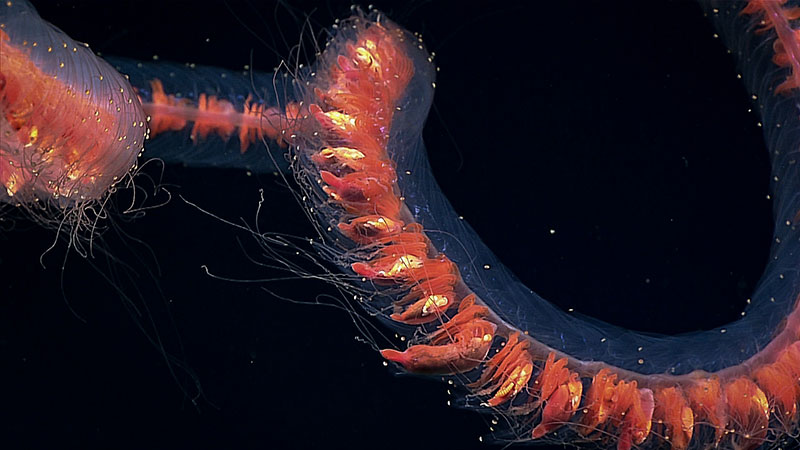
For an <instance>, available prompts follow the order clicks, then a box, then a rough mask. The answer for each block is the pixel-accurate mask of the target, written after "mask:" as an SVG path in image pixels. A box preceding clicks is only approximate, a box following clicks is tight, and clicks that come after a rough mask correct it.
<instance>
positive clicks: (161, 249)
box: [0, 1, 771, 449]
mask: <svg viewBox="0 0 800 450" xmlns="http://www.w3.org/2000/svg"><path fill="white" fill-rule="evenodd" d="M255 3H256V2H251V3H241V2H226V3H213V2H202V3H200V2H147V1H146V2H130V3H127V2H120V4H113V5H112V4H111V3H110V2H53V3H44V4H40V5H37V6H38V8H39V10H40V13H41V15H42V16H43V17H44V18H45V19H46V20H48V21H51V22H53V23H55V24H56V25H58V26H59V27H61V28H62V29H63V30H64V31H65V32H66V33H67V34H69V35H70V36H71V37H73V38H75V39H76V40H79V41H86V42H89V43H90V44H91V45H92V48H93V49H94V50H95V51H99V52H101V53H103V54H109V55H111V54H113V55H119V56H127V57H133V58H138V59H150V58H151V57H152V55H154V54H157V55H158V56H159V58H160V59H162V60H173V61H178V62H193V63H197V64H208V65H215V66H223V67H227V68H231V69H238V68H242V67H243V66H244V65H245V64H252V66H253V67H254V68H255V69H256V70H270V69H271V68H272V67H273V66H274V65H275V64H276V62H277V61H278V59H279V56H281V55H285V54H286V53H287V49H288V47H289V46H291V45H293V44H294V43H296V42H297V40H298V37H297V36H298V35H299V30H300V28H302V27H303V25H304V23H305V21H306V18H307V19H308V23H310V24H311V25H312V26H313V27H314V28H315V29H316V30H320V29H324V28H325V27H328V26H329V25H330V24H331V23H332V21H333V19H334V18H344V17H346V16H347V15H348V10H349V4H337V3H319V2H299V3H293V4H292V5H291V6H289V5H275V4H273V3H269V2H263V3H261V2H259V4H255ZM525 3H527V2H525ZM531 3H535V5H532V6H521V5H514V4H513V3H507V2H487V3H483V4H477V5H472V4H466V5H459V4H456V3H453V4H452V5H451V4H449V3H425V2H418V3H413V4H407V3H406V2H402V5H403V6H398V5H394V4H391V3H380V2H376V6H377V7H379V8H380V9H382V10H384V11H385V12H386V13H387V14H388V15H389V16H390V17H392V18H393V19H394V20H395V21H396V22H398V23H399V24H401V25H403V26H405V27H406V28H408V29H410V30H412V31H419V32H421V33H422V34H423V36H424V38H425V42H426V45H427V46H428V48H429V50H433V51H435V52H436V54H437V56H436V61H437V64H438V65H439V66H440V67H441V72H440V73H439V75H438V79H437V92H436V98H435V100H434V110H433V111H432V113H431V116H430V117H429V118H428V122H427V127H426V130H425V133H426V134H425V139H426V143H427V145H428V150H429V154H430V156H431V160H432V163H433V165H434V170H435V173H436V177H437V180H438V181H439V182H440V184H441V185H442V189H444V191H445V193H446V194H447V196H448V197H449V198H450V199H451V201H452V202H453V204H454V205H455V208H456V210H458V211H459V213H460V214H462V215H464V216H465V217H466V218H467V220H468V221H469V222H470V223H471V224H472V225H473V226H474V227H475V228H476V229H477V231H478V232H479V234H480V235H481V236H482V237H483V239H484V240H485V241H486V242H487V243H488V244H489V246H490V247H491V248H492V249H493V250H494V251H495V252H496V253H497V254H498V255H499V256H500V257H501V259H503V261H505V262H506V264H507V265H508V266H509V267H510V268H511V269H512V270H514V271H515V273H516V274H517V275H518V276H520V278H522V279H523V281H525V282H526V283H527V284H528V285H529V286H530V287H532V288H533V289H534V290H536V291H537V292H539V293H540V294H542V295H543V296H544V297H545V298H548V299H550V300H552V301H554V302H556V303H557V304H558V305H559V306H561V307H563V308H575V309H577V310H578V311H580V312H583V313H585V314H588V315H592V316H594V317H598V318H601V319H603V320H607V321H609V322H612V323H614V324H617V325H620V326H625V327H630V328H635V329H638V330H643V331H650V332H661V333H680V332H690V331H696V330H699V329H708V328H712V327H715V326H719V325H722V324H724V323H727V322H729V321H732V320H735V319H736V318H737V317H738V315H739V313H740V312H741V311H742V309H743V307H744V301H745V299H746V298H747V295H748V294H749V292H751V291H752V289H753V286H754V283H755V282H756V281H757V280H758V277H759V275H760V272H761V270H762V269H763V263H764V261H765V260H766V256H767V251H768V246H769V241H770V232H771V219H770V210H769V208H770V204H769V202H768V201H767V200H766V195H767V179H768V162H767V160H766V151H765V150H764V148H763V143H762V141H761V136H760V131H759V129H758V128H757V126H756V122H757V118H756V117H755V116H754V115H753V114H752V113H750V112H748V108H749V107H750V104H749V100H748V96H747V93H746V91H745V89H744V88H743V86H741V85H740V82H739V81H738V80H737V79H736V77H735V74H736V70H735V65H734V62H733V61H732V60H731V58H730V56H729V55H727V54H726V52H725V49H724V47H723V46H722V44H721V43H720V42H718V41H717V40H715V39H713V38H712V34H713V30H712V28H711V27H710V25H709V24H708V23H707V22H706V21H705V19H704V18H703V16H702V12H701V11H700V8H699V7H697V6H696V5H695V4H693V3H690V2H627V3H625V2H570V3H569V4H565V5H562V6H558V5H553V4H551V3H556V2H531ZM151 169H153V167H151ZM148 173H150V174H151V175H152V176H155V175H154V174H158V170H149V171H148ZM161 180H162V182H163V183H164V185H165V186H167V187H168V189H169V190H170V192H172V193H173V194H178V193H180V194H182V195H183V196H185V197H186V198H188V199H190V200H191V201H193V202H195V203H197V204H199V205H201V206H202V207H203V208H205V209H207V210H209V211H211V212H213V213H214V214H217V215H219V216H221V217H224V218H227V219H230V220H233V221H239V218H240V217H243V218H244V220H246V221H247V222H248V223H250V224H253V223H254V222H255V221H254V219H253V218H254V215H255V209H256V202H257V199H258V189H259V188H264V189H265V191H266V196H267V201H266V203H265V210H264V212H263V214H262V220H261V221H260V222H259V224H260V226H261V227H262V228H264V229H274V230H282V231H289V232H293V233H294V234H300V235H303V234H307V233H308V232H310V230H309V229H308V227H307V225H306V224H305V219H304V217H303V216H302V215H301V214H300V213H299V209H298V208H297V207H296V205H295V204H294V203H293V201H292V200H291V198H290V197H289V196H288V195H287V193H286V191H285V190H284V189H283V188H282V187H280V185H279V183H278V182H277V180H276V178H275V177H272V176H269V175H265V176H248V175H247V174H246V173H244V172H243V171H237V170H225V171H223V170H209V169H187V168H181V167H167V168H166V171H165V173H164V175H163V178H162V179H161ZM140 184H141V185H142V186H145V187H146V186H148V183H147V181H146V179H142V180H140ZM158 203H159V199H158V198H154V199H151V200H149V201H148V202H147V204H158ZM112 218H113V219H112V221H111V222H109V230H108V231H106V232H105V233H104V234H103V239H102V242H99V243H97V246H98V250H97V252H96V256H95V258H93V259H90V260H89V262H87V261H85V260H82V259H81V258H79V257H77V255H75V254H74V253H73V254H70V255H69V258H68V259H67V261H66V263H65V264H63V269H62V262H63V256H64V252H65V245H64V244H63V243H60V244H58V246H57V248H56V250H54V251H52V252H50V253H48V254H46V255H45V256H44V257H43V258H42V260H43V261H44V263H45V265H46V268H42V267H41V266H40V265H39V259H40V255H42V253H43V252H44V251H45V250H46V249H47V248H48V246H49V244H50V241H51V240H52V239H53V236H54V234H53V231H52V230H44V229H42V228H41V227H39V226H37V225H36V224H34V223H31V222H29V221H24V220H17V221H14V222H9V218H8V217H6V218H5V222H4V223H3V225H4V228H3V231H0V308H1V309H0V321H1V322H0V358H2V363H1V364H2V368H1V369H0V405H1V406H0V446H2V447H5V448H43V447H45V446H47V447H53V446H55V447H57V448H73V447H76V448H77V447H79V448H95V447H96V448H281V449H282V448H368V449H371V448H384V449H407V448H415V449H427V448H430V449H433V448H437V449H441V448H447V449H450V448H452V449H465V448H473V447H479V446H480V445H479V443H478V436H480V435H483V434H485V433H486V432H487V422H488V420H489V417H484V416H481V415H479V414H476V413H474V412H470V411H461V410H457V409H455V408H452V407H448V406H447V405H446V402H447V401H448V399H449V396H448V395H447V392H446V386H445V385H444V384H443V383H438V382H436V381H435V380H434V381H432V380H429V379H420V378H414V377H395V376H393V375H392V371H391V370H390V369H388V368H386V367H384V366H383V365H382V363H381V359H380V357H379V355H377V354H376V353H375V352H374V351H372V350H371V349H370V348H369V347H368V346H367V345H364V344H362V343H360V342H359V341H358V340H356V339H355V337H356V336H358V335H359V333H358V331H357V330H356V328H355V327H354V326H353V324H352V322H351V321H350V319H349V317H348V316H347V314H345V313H344V312H342V311H340V310H336V309H334V308H329V307H324V306H315V305H299V304H295V303H290V302H287V301H284V300H279V299H277V298H276V297H274V296H272V295H270V294H268V293H266V292H264V291H263V290H262V289H261V286H266V287H268V288H270V289H274V290H277V291H278V292H280V293H281V294H283V295H285V296H287V297H290V298H292V299H295V300H299V301H301V302H306V303H312V302H313V301H314V299H315V298H316V297H317V296H318V295H319V294H321V293H324V292H328V293H331V290H330V289H328V288H326V287H325V286H324V285H320V284H318V283H313V282H309V281H305V282H294V283H266V284H259V283H230V282H225V281H220V280H216V279H213V278H211V277H209V276H207V275H205V273H204V272H203V271H202V269H201V265H207V266H209V267H210V269H211V271H213V272H214V273H217V274H220V275H222V276H228V277H235V278H241V279H257V278H260V277H270V276H274V275H275V274H274V273H271V272H269V271H267V270H266V269H263V268H260V267H258V266H257V265H256V264H254V263H253V262H251V261H250V260H249V259H248V257H247V256H246V254H245V253H249V254H251V255H256V257H257V255H258V252H257V248H256V245H255V242H254V241H252V240H250V239H249V238H248V237H247V234H246V233H242V232H237V231H235V230H234V229H233V228H232V227H231V226H228V225H225V224H222V223H221V222H219V221H218V220H215V219H213V218H211V217H209V216H207V215H204V214H202V213H200V212H199V211H198V210H197V209H196V208H193V207H191V206H189V205H187V204H186V203H184V202H183V201H181V200H179V199H175V198H173V200H172V201H171V202H170V203H169V204H167V205H166V206H164V207H161V208H156V209H153V210H149V211H147V213H146V215H145V216H144V217H140V218H138V219H136V220H132V219H131V217H130V215H124V214H120V213H119V212H116V213H112ZM551 229H554V230H555V234H551V233H550V230H551ZM122 233H125V234H127V236H125V237H119V236H118V235H119V234H122ZM103 250H106V251H107V252H109V253H110V254H112V255H114V256H115V257H117V258H119V259H120V260H121V261H123V262H124V263H125V264H127V266H123V265H122V262H114V263H110V264H109V263H108V262H107V261H108V259H107V257H105V256H104V252H103ZM93 266H94V267H93ZM125 267H129V268H125ZM105 276H109V277H110V278H111V281H110V282H108V281H106V280H104V277H105ZM120 291H122V292H124V293H125V297H123V296H121V295H120V293H119V292H120ZM131 305H134V306H131ZM133 307H135V308H136V311H132V310H133ZM140 327H141V329H140ZM154 336H159V337H160V338H161V340H162V343H163V346H164V347H165V348H166V350H167V351H169V352H170V353H171V354H174V355H175V356H176V357H177V358H178V359H179V360H181V361H183V363H184V364H185V366H186V367H188V368H189V370H190V371H191V373H192V374H193V376H188V375H187V372H186V371H184V370H181V368H180V367H178V365H176V364H172V365H168V364H167V362H166V360H165V358H164V357H163V355H162V353H161V352H160V351H159V350H158V349H157V348H156V346H154V345H152V344H151V343H150V342H149V340H148V337H150V338H153V337H154ZM664 357H665V358H668V357H669V355H665V356H664ZM709 357H713V355H709ZM170 367H171V368H172V372H171V371H170ZM195 381H197V382H198V383H199V385H200V386H201V388H202V393H203V395H201V396H199V397H197V398H196V405H194V404H193V403H192V401H191V398H192V397H194V396H195V395H196V394H198V389H197V388H196V384H195ZM4 444H6V445H4Z"/></svg>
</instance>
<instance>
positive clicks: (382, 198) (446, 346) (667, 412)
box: [292, 1, 800, 450]
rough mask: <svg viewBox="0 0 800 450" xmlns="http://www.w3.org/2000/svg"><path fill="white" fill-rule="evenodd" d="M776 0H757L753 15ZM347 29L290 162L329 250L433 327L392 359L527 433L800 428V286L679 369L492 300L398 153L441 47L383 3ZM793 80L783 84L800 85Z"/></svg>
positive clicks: (752, 432)
mask: <svg viewBox="0 0 800 450" xmlns="http://www.w3.org/2000/svg"><path fill="white" fill-rule="evenodd" d="M768 5H769V2H765V1H761V2H753V3H751V5H750V6H749V7H748V10H747V11H746V12H747V13H749V14H752V13H756V12H757V11H758V10H763V9H764V8H766V7H767V6H768ZM770 8H771V6H770ZM770 11H771V9H770ZM779 13H780V14H785V15H787V16H792V15H793V14H794V13H793V12H791V11H787V12H780V11H779ZM337 28H338V30H339V31H338V34H337V36H336V37H334V39H332V40H331V42H329V46H328V48H327V49H326V50H325V52H324V53H323V55H321V57H320V61H319V62H318V65H317V66H316V67H317V70H318V72H316V73H314V74H313V76H312V78H311V80H309V82H308V84H307V91H308V95H307V97H306V98H305V100H304V104H303V105H302V108H301V117H303V118H306V119H311V120H304V121H303V122H301V128H302V129H301V130H295V133H296V134H297V138H296V139H295V140H293V141H292V145H293V147H294V151H295V152H296V158H295V160H294V166H293V168H294V169H295V175H296V178H297V180H298V182H299V183H300V185H301V186H302V187H303V191H304V194H305V195H304V197H303V200H304V201H305V202H307V205H308V212H309V213H310V215H311V216H312V217H315V218H316V221H317V225H318V227H319V228H318V229H319V230H320V232H321V234H322V237H323V240H324V242H325V243H326V245H325V248H326V257H328V258H330V259H331V260H332V261H334V262H336V263H339V264H343V265H346V266H349V267H348V269H347V270H350V271H351V272H352V273H354V274H356V275H357V276H358V277H360V279H361V282H362V283H364V284H366V285H370V284H371V285H373V286H374V289H376V292H378V293H382V294H386V295H389V296H393V298H394V301H393V302H392V305H391V308H392V312H391V313H387V314H384V315H383V316H388V320H391V321H393V322H394V323H395V324H396V328H402V326H403V325H417V326H420V328H418V329H417V331H418V332H419V331H422V332H423V333H424V336H425V337H424V339H423V342H416V343H414V344H413V345H410V346H409V347H408V348H407V349H405V350H403V351H399V350H394V349H386V350H383V351H382V352H381V354H382V355H383V356H384V358H386V359H387V360H389V361H393V362H395V363H397V364H399V365H401V366H402V367H403V368H404V369H405V370H407V371H410V372H414V373H421V374H443V375H455V374H459V379H462V380H463V379H464V378H466V379H467V380H469V382H468V383H467V384H466V387H467V388H469V389H470V390H471V391H472V393H473V394H474V395H477V396H479V397H480V398H482V399H483V402H482V405H483V407H484V408H486V409H487V410H492V411H494V412H497V413H500V414H502V415H504V416H505V417H507V418H509V419H510V422H512V423H515V424H519V428H520V429H519V430H516V431H517V432H520V430H521V429H525V430H526V431H524V433H525V435H526V436H527V438H528V439H533V440H535V439H541V438H544V437H548V436H552V435H554V434H556V433H558V434H559V436H560V438H559V439H560V440H561V441H562V442H570V443H577V442H586V441H591V442H595V443H599V444H601V445H604V446H607V447H609V448H611V447H616V448H617V449H620V450H627V449H630V448H633V447H640V446H641V447H647V448H650V447H664V446H666V447H670V448H673V449H687V448H703V447H714V446H718V445H725V446H729V447H733V448H737V449H750V448H756V447H759V446H760V445H762V444H763V443H765V442H767V441H773V440H776V439H779V438H780V437H781V436H783V435H793V434H794V433H796V432H797V426H798V419H800V413H799V412H798V404H800V295H798V293H795V294H794V295H796V296H797V300H796V302H797V303H796V304H795V308H794V310H793V311H792V313H791V314H790V315H789V317H787V318H786V321H785V322H784V324H783V327H782V329H780V330H778V331H777V334H776V336H775V338H774V339H773V341H772V342H771V344H770V345H768V346H767V347H766V348H765V349H763V350H762V351H761V352H759V353H758V354H756V355H754V356H753V357H752V358H750V359H749V360H747V361H746V362H744V363H743V364H741V365H740V366H736V367H730V368H728V369H725V370H722V371H720V372H716V373H707V372H700V371H697V372H693V373H690V374H687V375H681V376H670V375H641V374H638V373H634V372H630V371H626V370H622V369H619V368H616V367H612V366H608V365H606V364H603V363H597V362H582V361H578V360H575V359H573V358H571V357H570V356H569V355H565V354H561V353H559V352H557V351H554V350H553V349H551V348H548V347H546V346H545V345H544V344H542V343H540V342H537V341H536V340H534V339H533V338H532V337H530V336H529V335H528V334H527V332H526V331H524V330H517V329H515V328H514V327H513V326H512V325H511V324H509V323H507V322H505V321H503V320H502V319H501V318H500V317H499V316H498V315H497V314H496V313H495V312H494V311H492V310H491V309H490V308H489V307H487V306H486V305H485V304H484V302H482V301H481V299H480V298H479V297H478V296H476V294H475V293H474V292H472V291H471V290H470V289H469V287H468V286H467V285H466V284H465V282H464V281H463V279H462V278H461V275H460V274H459V270H458V267H457V266H456V264H454V262H453V261H451V260H450V259H449V258H448V256H447V255H446V254H444V253H442V252H440V251H439V250H438V249H437V248H435V246H434V245H433V244H432V242H431V241H430V239H429V238H428V237H427V236H426V232H425V230H424V229H423V226H422V224H420V223H417V222H416V221H415V218H414V215H413V214H412V212H411V211H410V209H409V206H408V204H407V201H406V198H405V197H404V193H403V192H402V190H401V188H400V184H399V183H398V172H397V164H396V162H395V160H393V158H392V156H393V155H396V154H397V153H399V152H403V151H407V150H408V149H407V148H402V147H401V146H400V145H407V146H410V145H413V144H414V143H413V142H407V141H406V142H404V140H403V139H398V138H397V136H398V134H402V133H403V131H402V130H398V123H403V124H407V123H408V121H409V120H412V119H409V117H408V116H406V114H408V105H409V104H410V103H412V102H414V101H416V100H418V97H420V96H424V95H426V93H425V92H424V90H422V89H421V88H420V87H419V84H420V79H421V80H422V82H423V83H428V84H431V83H432V77H429V76H428V75H421V74H420V73H419V72H422V71H429V69H430V59H428V62H423V61H424V60H423V59H422V57H421V56H420V54H424V50H422V46H421V44H420V43H419V42H418V40H417V38H415V37H413V36H411V35H409V34H408V33H407V32H405V31H403V30H402V29H400V28H399V27H397V26H396V25H394V24H393V23H391V22H389V21H388V20H386V19H385V18H384V17H383V16H382V15H381V14H380V13H372V14H370V15H369V16H367V17H364V16H356V17H354V18H352V19H350V20H348V21H346V22H344V23H342V24H340V25H339V26H338V27H337ZM792 39H793V41H792V42H789V43H785V44H782V48H787V49H788V48H789V47H790V46H791V45H796V43H797V33H793V34H792ZM778 47H780V46H779V45H777V44H776V48H778ZM789 54H790V55H793V56H792V57H796V56H800V53H798V54H797V55H795V54H793V53H791V52H789ZM779 59H780V58H779ZM787 82H788V83H790V84H787V85H782V86H783V87H782V88H781V89H780V91H782V92H786V91H787V90H791V89H793V88H794V87H796V85H794V84H791V83H793V81H791V79H790V80H789V81H787ZM428 88H430V86H428ZM425 112H427V111H425ZM417 120H419V119H417ZM407 175H410V176H411V174H407ZM406 195H409V193H406ZM415 195H424V193H416V194H415ZM417 206H420V205H417ZM792 226H794V227H797V226H798V224H796V223H795V224H794V225H792ZM356 292H358V290H357V289H356ZM359 301H365V302H370V301H373V300H370V299H364V298H363V297H361V298H360V300H359ZM368 307H369V306H368ZM373 309H374V310H380V308H379V307H377V306H376V307H373ZM384 318H386V317H384ZM411 329H413V328H411Z"/></svg>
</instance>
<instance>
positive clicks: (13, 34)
mask: <svg viewBox="0 0 800 450" xmlns="http://www.w3.org/2000/svg"><path fill="white" fill-rule="evenodd" d="M146 130H147V126H146V123H145V116H144V112H143V111H142V109H141V105H139V102H138V101H137V99H136V96H135V94H134V92H133V89H132V88H131V86H130V84H128V82H127V81H126V80H125V78H124V77H123V76H122V75H120V74H119V73H117V71H115V70H114V69H113V68H111V66H109V65H108V64H106V63H105V62H104V61H102V60H101V59H99V58H97V57H96V56H95V55H94V54H93V53H92V52H91V51H90V50H89V49H88V47H87V46H86V45H84V44H80V43H77V42H75V41H73V40H72V39H70V38H69V37H68V36H67V35H66V34H64V33H63V32H62V31H61V30H59V29H58V28H56V27H54V26H53V25H51V24H49V23H47V22H45V21H44V20H42V19H41V18H40V17H39V15H38V14H37V13H36V10H35V9H34V8H33V7H32V6H31V5H30V4H28V3H27V2H25V1H7V2H4V3H3V4H2V5H0V202H8V203H13V204H32V203H35V202H38V201H46V202H53V203H55V204H57V205H61V206H73V205H76V204H81V203H83V202H86V201H90V200H97V199H100V198H103V196H104V195H105V193H106V192H108V190H109V188H110V187H111V186H112V185H113V184H115V183H116V182H117V181H119V180H120V179H121V178H122V177H123V176H124V175H125V174H126V173H127V172H128V171H129V170H131V169H133V168H134V167H135V166H136V158H137V156H138V155H139V153H140V152H141V150H142V147H143V145H144V140H145V138H146V134H147V131H146Z"/></svg>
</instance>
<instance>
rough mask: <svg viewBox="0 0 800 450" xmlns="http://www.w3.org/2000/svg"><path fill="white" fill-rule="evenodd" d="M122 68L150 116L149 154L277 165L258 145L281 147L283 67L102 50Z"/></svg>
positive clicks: (214, 163) (287, 97) (188, 162)
mask: <svg viewBox="0 0 800 450" xmlns="http://www.w3.org/2000/svg"><path fill="white" fill-rule="evenodd" d="M108 61H109V62H110V63H111V64H112V65H113V66H114V67H115V68H116V69H117V70H118V71H120V72H121V73H124V74H126V76H127V77H128V80H129V81H130V83H131V84H132V85H133V87H134V89H135V91H136V94H137V96H138V98H139V101H140V102H141V103H142V107H143V108H144V111H145V113H146V114H147V116H148V124H149V126H150V138H151V139H150V140H149V141H148V144H147V149H146V150H147V156H149V157H152V158H159V159H161V160H162V161H164V162H166V163H175V164H182V165H184V166H189V167H231V168H247V169H248V170H251V171H254V172H267V171H274V170H275V169H276V167H275V164H274V163H273V161H272V160H271V159H270V158H269V154H268V153H267V152H266V149H265V147H264V145H263V143H264V142H266V141H273V142H276V143H277V144H279V145H280V146H283V147H285V140H284V139H283V138H282V137H281V136H280V130H282V129H287V128H291V124H290V123H287V122H291V121H292V118H291V117H290V116H287V115H286V113H287V112H289V111H290V110H291V106H290V104H291V103H292V102H293V101H294V99H293V98H292V96H291V92H290V90H289V89H286V88H285V86H289V85H290V83H291V82H290V80H291V77H289V74H288V73H280V74H276V73H271V72H270V73H264V72H255V71H250V70H245V71H243V72H242V71H233V70H225V69H220V68H216V67H207V66H202V65H196V64H174V63H168V62H160V61H156V62H147V63H145V62H140V61H134V60H130V59H126V58H116V57H111V58H108Z"/></svg>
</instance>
